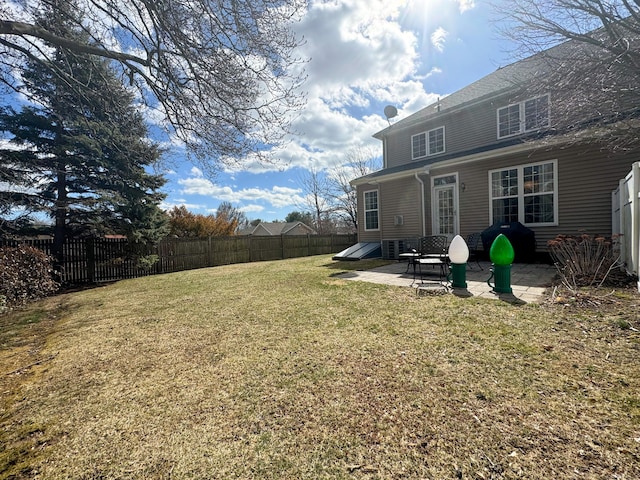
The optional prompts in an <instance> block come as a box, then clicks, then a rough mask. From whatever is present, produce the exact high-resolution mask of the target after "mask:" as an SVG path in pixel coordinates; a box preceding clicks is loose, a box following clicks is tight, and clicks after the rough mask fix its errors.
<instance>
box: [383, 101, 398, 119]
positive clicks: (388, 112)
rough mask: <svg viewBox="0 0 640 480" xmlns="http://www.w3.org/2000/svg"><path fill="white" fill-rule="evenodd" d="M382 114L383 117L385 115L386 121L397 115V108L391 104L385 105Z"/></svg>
mask: <svg viewBox="0 0 640 480" xmlns="http://www.w3.org/2000/svg"><path fill="white" fill-rule="evenodd" d="M384 115H385V117H387V121H389V119H390V118H393V117H395V116H396V115H398V109H397V108H396V107H394V106H393V105H387V106H386V107H384Z"/></svg>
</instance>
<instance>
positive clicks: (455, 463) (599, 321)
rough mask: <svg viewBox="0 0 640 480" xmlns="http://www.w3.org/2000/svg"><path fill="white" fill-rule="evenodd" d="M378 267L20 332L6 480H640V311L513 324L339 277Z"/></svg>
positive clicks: (274, 272)
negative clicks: (574, 479)
mask: <svg viewBox="0 0 640 480" xmlns="http://www.w3.org/2000/svg"><path fill="white" fill-rule="evenodd" d="M366 265H367V263H363V262H360V263H353V264H351V263H350V264H346V265H345V264H335V263H334V262H332V261H331V260H330V259H329V258H328V257H324V256H323V257H311V258H305V259H295V260H287V261H281V262H265V263H258V264H244V265H235V266H229V267H216V268H212V269H204V270H197V271H190V272H184V273H179V274H171V275H164V276H155V277H149V278H144V279H138V280H131V281H122V282H119V283H117V284H113V285H109V286H107V287H102V288H97V289H94V290H86V291H82V292H76V293H72V294H66V295H61V296H59V297H55V298H52V299H49V300H47V301H45V302H42V303H39V304H37V305H34V306H33V307H31V308H30V309H29V310H28V311H23V312H18V313H16V314H12V315H10V316H5V317H1V318H0V322H2V325H3V327H2V333H1V334H0V344H1V345H2V349H1V350H0V354H1V356H0V368H1V375H2V379H1V383H0V388H2V391H3V410H2V417H1V418H0V421H1V422H2V430H1V433H0V435H2V438H0V440H2V445H3V447H2V451H0V471H1V472H3V473H0V478H18V479H19V478H41V479H57V478H77V479H106V478H109V479H116V478H118V479H120V478H121V479H164V478H167V479H168V478H173V479H184V478H215V479H232V478H238V479H249V478H256V479H270V478H271V479H304V478H308V479H321V478H331V479H395V478H403V479H449V478H452V479H457V478H465V479H466V478H472V479H482V478H484V479H489V478H494V479H511V478H514V479H515V478H527V479H550V478H554V479H555V478H563V479H566V478H569V479H570V478H576V479H578V478H580V479H602V478H610V479H636V478H640V395H639V394H640V362H638V356H639V354H640V336H639V333H638V329H640V320H639V318H638V305H639V303H640V299H639V297H638V294H637V293H634V292H632V291H624V292H616V293H614V294H612V295H610V296H608V297H606V300H604V299H603V300H601V301H599V302H596V303H597V305H596V304H581V305H578V304H576V303H573V304H571V303H568V304H566V305H565V304H560V303H554V304H551V303H549V304H546V305H525V306H515V305H510V304H507V303H502V302H499V301H494V300H480V299H470V298H467V299H464V298H457V297H454V296H451V295H446V296H436V297H417V296H416V295H415V293H413V292H412V291H410V290H408V289H402V288H397V287H387V286H382V285H374V284H370V283H365V282H347V281H343V280H340V279H338V278H335V276H334V274H335V273H336V272H339V271H341V270H342V269H344V268H362V267H364V266H366ZM34 312H35V313H34ZM38 312H39V313H38ZM30 315H31V316H30ZM33 315H35V317H34V316H33ZM53 315H57V318H54V317H53ZM25 319H31V320H25ZM44 319H46V320H44ZM25 367H26V368H25Z"/></svg>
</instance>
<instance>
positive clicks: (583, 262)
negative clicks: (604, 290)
mask: <svg viewBox="0 0 640 480" xmlns="http://www.w3.org/2000/svg"><path fill="white" fill-rule="evenodd" d="M614 240H615V239H611V238H606V237H602V236H596V235H587V234H584V235H558V236H557V237H556V238H554V239H553V240H550V241H549V242H548V246H549V253H550V254H551V258H552V259H553V262H554V264H555V265H556V268H557V269H558V271H559V272H560V275H561V277H562V283H563V284H564V285H565V286H566V287H567V288H569V289H571V290H576V289H577V288H578V287H590V286H594V285H596V286H601V285H602V284H603V283H604V282H605V280H606V279H607V277H608V275H609V274H610V273H611V271H612V270H613V269H614V268H615V267H616V266H617V265H618V260H619V258H620V256H619V255H618V254H616V253H615V252H614V248H613V245H614Z"/></svg>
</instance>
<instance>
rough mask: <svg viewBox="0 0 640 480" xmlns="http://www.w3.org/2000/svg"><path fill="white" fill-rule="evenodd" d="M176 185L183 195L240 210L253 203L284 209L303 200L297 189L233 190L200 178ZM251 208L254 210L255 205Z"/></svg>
mask: <svg viewBox="0 0 640 480" xmlns="http://www.w3.org/2000/svg"><path fill="white" fill-rule="evenodd" d="M178 184H179V185H181V186H182V191H181V192H180V193H182V194H183V195H201V196H204V197H209V198H212V199H216V200H220V201H227V202H230V203H232V204H234V205H239V208H241V209H245V208H249V207H250V205H252V204H255V202H263V203H266V204H270V205H272V206H273V207H276V208H284V207H289V206H295V205H298V204H300V203H301V202H303V200H304V199H303V197H302V196H301V193H302V191H301V190H300V189H299V188H289V187H279V186H274V187H272V188H270V189H268V188H243V189H240V190H234V189H233V188H231V187H229V186H220V185H216V184H215V183H213V182H212V181H210V180H208V179H206V178H204V177H201V176H195V177H190V178H185V179H181V180H178ZM248 202H251V203H248ZM251 208H255V205H254V206H253V207H251ZM263 208H264V207H263ZM251 211H255V210H251Z"/></svg>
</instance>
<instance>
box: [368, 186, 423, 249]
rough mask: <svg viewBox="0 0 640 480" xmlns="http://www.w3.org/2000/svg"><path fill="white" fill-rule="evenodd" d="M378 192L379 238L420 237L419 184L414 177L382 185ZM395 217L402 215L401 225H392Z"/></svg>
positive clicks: (420, 207) (420, 206)
mask: <svg viewBox="0 0 640 480" xmlns="http://www.w3.org/2000/svg"><path fill="white" fill-rule="evenodd" d="M427 185H428V183H427ZM426 188H427V186H426V185H425V189H426ZM380 192H381V197H380V198H381V199H382V201H381V203H382V211H381V217H380V219H381V226H382V228H381V238H382V239H384V240H395V239H403V238H410V237H416V236H420V235H422V219H421V215H420V212H421V209H422V205H421V204H420V183H419V182H418V181H417V180H416V179H415V177H408V178H405V179H400V180H393V181H390V182H385V183H382V184H380ZM396 215H402V217H403V224H402V225H395V224H394V223H395V222H394V220H395V216H396Z"/></svg>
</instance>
